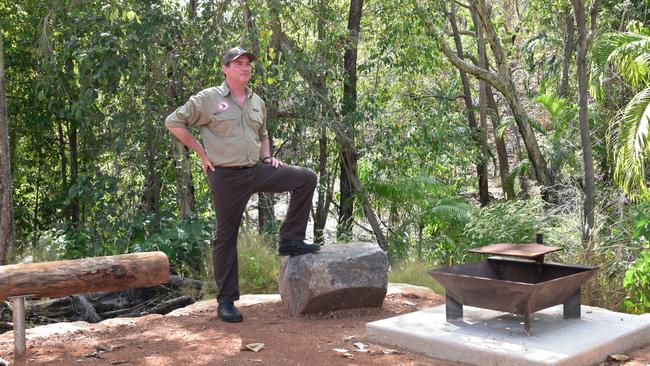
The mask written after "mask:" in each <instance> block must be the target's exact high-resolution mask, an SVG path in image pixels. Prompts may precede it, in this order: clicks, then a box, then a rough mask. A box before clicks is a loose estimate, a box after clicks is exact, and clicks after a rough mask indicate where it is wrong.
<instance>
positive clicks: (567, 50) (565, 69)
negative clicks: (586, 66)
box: [557, 6, 574, 98]
mask: <svg viewBox="0 0 650 366" xmlns="http://www.w3.org/2000/svg"><path fill="white" fill-rule="evenodd" d="M562 19H563V20H564V26H565V28H564V44H563V49H564V56H563V57H562V77H561V78H560V87H559V88H558V91H557V95H558V96H560V97H561V98H566V97H567V93H568V89H569V69H570V67H571V59H572V58H573V31H574V30H573V14H572V13H571V7H570V6H566V7H565V8H564V14H563V17H562Z"/></svg>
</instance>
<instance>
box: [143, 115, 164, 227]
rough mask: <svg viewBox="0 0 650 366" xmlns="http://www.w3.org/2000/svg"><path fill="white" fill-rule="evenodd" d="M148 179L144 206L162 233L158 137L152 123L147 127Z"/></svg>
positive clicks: (154, 224) (154, 225) (146, 180)
mask: <svg viewBox="0 0 650 366" xmlns="http://www.w3.org/2000/svg"><path fill="white" fill-rule="evenodd" d="M147 135H148V138H147V151H146V158H147V178H146V179H145V182H144V197H143V205H144V209H145V211H146V212H149V213H153V215H154V222H153V227H154V231H155V232H157V233H160V221H161V219H162V218H161V212H160V189H161V188H160V180H159V179H158V174H157V170H156V136H155V129H154V126H152V125H151V123H149V124H148V126H147Z"/></svg>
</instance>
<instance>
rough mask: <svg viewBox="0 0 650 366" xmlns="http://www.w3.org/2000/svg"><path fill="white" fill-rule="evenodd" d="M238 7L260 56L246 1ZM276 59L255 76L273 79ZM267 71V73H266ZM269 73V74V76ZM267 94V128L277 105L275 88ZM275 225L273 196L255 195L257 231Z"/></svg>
mask: <svg viewBox="0 0 650 366" xmlns="http://www.w3.org/2000/svg"><path fill="white" fill-rule="evenodd" d="M240 5H241V8H242V18H243V22H244V25H245V29H246V33H247V34H248V39H249V40H250V45H251V51H252V52H253V54H254V55H258V57H259V56H261V52H262V50H261V49H260V43H259V36H258V31H257V25H256V24H255V20H254V19H253V18H252V17H251V16H250V15H251V11H250V7H249V6H248V2H247V0H240ZM271 43H272V44H271V47H273V48H277V45H276V44H274V43H276V42H275V40H274V39H272V40H271ZM277 60H278V58H277V57H275V58H274V59H273V60H272V65H271V67H270V68H268V70H265V69H264V68H263V67H262V64H261V62H256V63H255V64H254V65H255V74H257V75H259V76H261V77H262V78H263V79H266V78H267V76H270V77H274V76H275V75H274V74H275V70H277V69H276V67H274V66H275V65H276V64H277ZM266 71H268V73H266ZM269 73H271V74H270V75H269ZM268 91H269V93H268V94H266V93H265V92H264V89H262V90H261V91H259V92H258V93H259V94H260V96H261V97H262V99H263V100H264V101H265V102H266V103H267V111H268V112H267V118H266V124H267V126H269V125H271V124H272V123H274V122H275V118H276V117H277V115H278V103H277V100H276V99H275V98H269V95H275V86H274V85H269V86H268ZM269 145H270V147H271V155H273V140H272V139H271V138H270V137H269ZM274 223H275V196H274V195H273V193H264V192H261V193H258V194H257V229H258V231H259V233H260V234H264V233H267V234H270V233H271V231H272V229H273V226H274Z"/></svg>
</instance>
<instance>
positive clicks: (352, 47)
mask: <svg viewBox="0 0 650 366" xmlns="http://www.w3.org/2000/svg"><path fill="white" fill-rule="evenodd" d="M362 8H363V0H351V2H350V11H349V14H348V40H347V43H346V46H345V55H344V56H343V69H344V73H345V77H344V80H343V103H342V115H343V123H344V126H343V130H344V136H345V139H344V140H343V139H342V140H341V141H340V164H341V171H340V178H339V183H340V194H341V202H340V206H339V221H338V228H337V236H338V237H343V236H348V237H349V236H350V235H351V233H352V215H353V212H354V195H355V189H354V186H353V183H352V181H353V180H354V179H355V178H356V177H357V153H356V148H355V140H356V139H355V135H356V132H355V130H356V126H355V123H356V119H357V118H356V109H357V47H358V43H359V33H360V29H361V15H362Z"/></svg>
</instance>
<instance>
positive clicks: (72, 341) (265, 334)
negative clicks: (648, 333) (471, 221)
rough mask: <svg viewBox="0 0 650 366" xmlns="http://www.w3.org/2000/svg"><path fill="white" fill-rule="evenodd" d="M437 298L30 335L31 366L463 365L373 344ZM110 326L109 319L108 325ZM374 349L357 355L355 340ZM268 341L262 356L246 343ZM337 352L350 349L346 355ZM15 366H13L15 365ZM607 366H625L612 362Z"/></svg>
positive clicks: (3, 351)
mask: <svg viewBox="0 0 650 366" xmlns="http://www.w3.org/2000/svg"><path fill="white" fill-rule="evenodd" d="M442 301H443V299H442V298H441V297H439V296H436V295H426V296H419V295H415V294H407V293H396V294H391V295H388V296H387V297H386V300H385V301H384V306H383V307H382V308H373V309H356V310H344V311H338V312H332V313H327V314H319V315H310V316H301V315H296V316H294V315H290V314H289V313H288V312H287V310H286V308H285V307H284V306H283V305H282V304H281V303H279V302H271V303H263V304H257V305H250V306H241V307H240V309H241V311H242V313H243V315H244V318H245V320H244V322H243V323H237V324H229V323H224V322H222V321H220V320H219V319H217V318H216V314H215V311H214V308H213V306H209V307H207V308H206V307H205V306H204V307H203V308H198V309H196V310H193V311H191V312H189V314H187V315H181V316H148V317H146V318H144V319H143V318H138V319H137V320H133V321H132V322H127V323H126V324H124V322H122V324H121V325H115V326H106V324H104V325H103V326H102V325H101V323H100V326H96V327H93V328H86V329H83V330H76V331H73V332H68V333H63V334H55V335H49V336H45V337H38V338H29V337H28V338H29V339H28V341H27V358H26V360H25V361H23V362H18V363H16V365H19V364H27V365H199V366H202V365H237V366H239V365H292V366H293V365H309V366H320V365H323V366H337V365H342V366H351V365H395V366H398V365H402V366H416V365H417V366H425V365H428V366H443V365H444V366H452V365H460V364H458V363H450V362H447V361H441V360H437V359H434V358H429V357H425V356H422V355H419V354H416V353H412V352H408V351H404V350H397V351H395V350H391V349H389V348H388V347H385V346H381V345H377V344H372V343H370V342H368V341H367V339H366V335H365V325H366V323H368V322H371V321H375V320H379V319H385V318H389V317H393V316H395V315H398V314H402V313H407V312H412V311H417V310H421V309H425V308H429V307H432V306H435V305H437V304H440V303H442ZM104 323H107V322H104ZM10 334H11V333H9V334H7V333H5V334H4V335H3V336H1V337H0V358H3V359H5V360H8V361H9V360H12V357H13V355H12V352H13V343H12V341H11V338H10V337H8V336H9V335H10ZM356 342H361V343H363V344H364V345H366V346H367V349H368V351H367V352H359V351H357V350H356V347H355V346H354V343H356ZM251 343H264V348H263V349H261V350H260V351H259V352H253V351H250V350H242V346H243V345H247V344H251ZM334 349H346V350H348V351H349V352H348V353H349V355H347V356H344V355H343V354H342V353H339V352H336V351H334ZM628 356H630V358H631V359H630V360H629V361H626V362H625V363H620V364H621V365H626V366H641V365H647V364H650V346H648V347H645V348H642V349H638V350H635V351H633V352H630V353H629V354H628ZM11 364H13V362H11ZM604 365H619V363H617V362H616V363H615V362H607V363H605V364H604Z"/></svg>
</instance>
